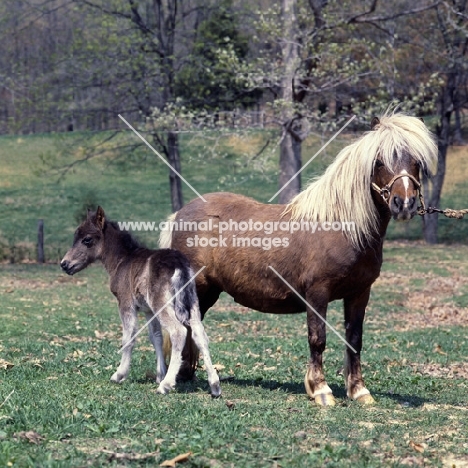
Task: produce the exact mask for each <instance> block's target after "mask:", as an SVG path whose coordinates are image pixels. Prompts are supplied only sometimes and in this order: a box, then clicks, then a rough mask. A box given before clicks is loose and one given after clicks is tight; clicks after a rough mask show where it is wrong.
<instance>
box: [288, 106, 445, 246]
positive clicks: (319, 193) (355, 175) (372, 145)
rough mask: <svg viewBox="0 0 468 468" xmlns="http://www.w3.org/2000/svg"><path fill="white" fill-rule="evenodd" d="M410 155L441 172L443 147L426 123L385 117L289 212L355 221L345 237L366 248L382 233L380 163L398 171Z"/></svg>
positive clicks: (308, 218)
mask: <svg viewBox="0 0 468 468" xmlns="http://www.w3.org/2000/svg"><path fill="white" fill-rule="evenodd" d="M405 152H407V153H409V154H410V155H411V156H412V157H413V158H414V159H415V160H416V161H418V162H419V163H420V164H421V167H424V168H427V170H428V171H429V172H432V171H434V170H435V167H436V164H437V155H438V152H437V145H436V143H435V140H434V137H433V135H432V134H431V132H430V131H429V130H428V129H427V127H426V126H425V125H424V123H423V122H422V121H421V120H420V119H418V118H416V117H410V116H407V115H405V114H402V113H392V114H385V115H383V116H382V117H381V118H380V123H379V124H378V125H377V126H376V127H375V128H374V129H373V130H371V131H369V132H367V133H365V134H364V135H363V136H362V137H361V138H359V140H357V141H356V142H354V143H352V144H351V145H349V146H347V147H346V148H344V149H343V150H342V151H341V152H340V153H339V154H338V156H337V157H336V158H335V160H334V161H333V163H332V164H331V165H330V166H328V168H327V170H326V171H325V173H324V174H323V175H322V176H320V177H318V178H316V179H314V180H312V182H311V183H310V184H309V185H308V186H307V188H306V189H305V190H303V191H302V192H301V193H299V194H298V195H296V196H295V197H294V198H293V199H292V200H291V202H290V203H289V204H288V205H287V207H286V209H285V213H286V212H287V213H290V214H291V219H293V220H298V221H299V220H306V221H317V222H326V221H328V222H333V221H340V222H345V221H348V222H354V223H355V230H354V231H352V230H351V231H344V232H345V235H347V236H348V238H349V240H350V241H351V243H352V244H353V246H354V247H356V248H362V247H364V246H365V245H367V240H368V239H370V238H371V237H372V236H373V235H374V234H375V233H376V230H377V228H378V213H377V209H376V207H375V204H374V202H373V200H372V195H371V177H372V172H373V169H374V161H375V158H376V157H377V155H378V156H379V159H380V160H381V161H382V162H383V164H385V166H386V167H387V168H389V169H390V170H392V168H393V167H394V163H395V161H396V160H399V159H401V158H402V156H403V154H404V153H405Z"/></svg>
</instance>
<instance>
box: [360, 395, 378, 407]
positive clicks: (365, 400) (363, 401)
mask: <svg viewBox="0 0 468 468" xmlns="http://www.w3.org/2000/svg"><path fill="white" fill-rule="evenodd" d="M356 401H357V402H358V403H359V404H360V405H374V404H375V400H374V398H373V397H372V395H371V394H370V393H367V394H366V395H361V396H360V397H358V398H356Z"/></svg>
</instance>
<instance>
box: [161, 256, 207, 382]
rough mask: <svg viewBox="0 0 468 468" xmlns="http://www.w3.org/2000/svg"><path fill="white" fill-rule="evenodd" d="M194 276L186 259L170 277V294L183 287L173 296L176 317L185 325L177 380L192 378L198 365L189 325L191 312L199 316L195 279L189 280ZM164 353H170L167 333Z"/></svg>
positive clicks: (196, 351)
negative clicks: (185, 329)
mask: <svg viewBox="0 0 468 468" xmlns="http://www.w3.org/2000/svg"><path fill="white" fill-rule="evenodd" d="M193 277H194V273H193V270H192V269H191V268H190V266H189V264H188V261H187V265H184V267H183V268H178V269H176V271H175V272H174V274H173V275H172V278H171V285H172V289H173V291H172V294H174V295H175V294H176V293H177V291H180V290H181V289H182V288H183V287H184V286H185V288H184V289H183V290H182V291H181V292H180V293H179V294H177V295H176V296H175V298H174V311H175V314H176V317H177V319H178V320H179V321H180V322H181V323H183V324H184V325H185V326H186V327H187V339H186V341H185V346H184V350H183V351H182V365H181V367H180V369H179V374H178V375H177V379H178V380H192V379H193V377H194V375H195V370H196V369H197V365H198V356H199V354H200V352H199V350H198V348H197V346H196V344H195V342H194V341H193V339H192V330H191V328H190V326H189V324H190V318H191V314H192V313H193V312H195V313H196V314H198V316H199V317H200V312H199V308H198V297H197V289H196V287H195V281H193V280H192V281H190V280H191V279H192V278H193ZM163 348H164V355H165V357H167V356H169V355H170V350H171V344H170V340H169V335H168V334H167V333H164V343H163Z"/></svg>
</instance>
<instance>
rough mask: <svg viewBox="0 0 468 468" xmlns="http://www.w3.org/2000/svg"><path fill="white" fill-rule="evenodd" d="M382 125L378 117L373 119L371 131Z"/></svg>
mask: <svg viewBox="0 0 468 468" xmlns="http://www.w3.org/2000/svg"><path fill="white" fill-rule="evenodd" d="M379 123H380V120H379V118H378V117H372V120H371V123H370V128H371V130H375V127H377V125H379Z"/></svg>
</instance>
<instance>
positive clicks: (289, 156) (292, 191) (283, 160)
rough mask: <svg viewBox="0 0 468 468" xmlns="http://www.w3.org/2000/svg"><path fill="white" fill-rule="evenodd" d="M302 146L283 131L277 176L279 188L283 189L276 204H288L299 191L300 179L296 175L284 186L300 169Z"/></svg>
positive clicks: (287, 132) (292, 136)
mask: <svg viewBox="0 0 468 468" xmlns="http://www.w3.org/2000/svg"><path fill="white" fill-rule="evenodd" d="M301 149H302V144H301V141H300V140H297V139H296V138H295V137H294V135H293V134H292V133H291V132H289V131H288V130H285V133H284V137H283V139H282V141H281V145H280V164H279V166H280V174H279V188H280V189H281V188H283V187H284V189H283V190H282V191H281V192H280V193H279V195H278V203H289V202H290V201H291V199H292V198H293V197H294V196H295V195H297V194H298V193H299V192H300V191H301V177H300V175H297V176H296V177H294V179H293V180H292V181H291V182H290V183H289V184H288V185H286V186H285V184H287V183H288V182H289V180H290V179H291V177H293V176H294V174H296V172H297V171H299V170H300V169H301V166H302V158H301Z"/></svg>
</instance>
